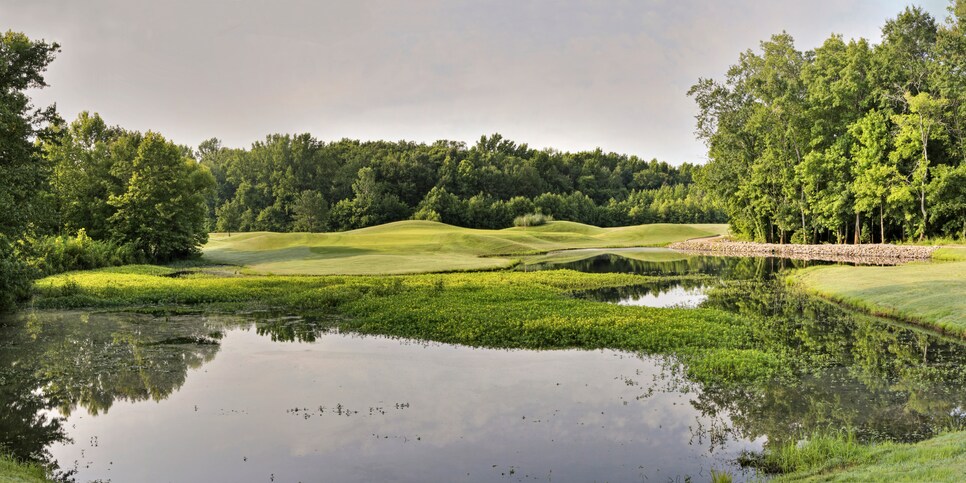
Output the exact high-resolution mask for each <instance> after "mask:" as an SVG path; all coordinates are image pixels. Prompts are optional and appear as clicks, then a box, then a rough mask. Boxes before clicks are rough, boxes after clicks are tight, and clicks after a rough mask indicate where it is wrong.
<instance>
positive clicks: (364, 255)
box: [204, 221, 728, 275]
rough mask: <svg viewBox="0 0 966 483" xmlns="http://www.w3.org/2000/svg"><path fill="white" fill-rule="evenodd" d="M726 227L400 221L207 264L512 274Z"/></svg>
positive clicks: (252, 249) (254, 249)
mask: <svg viewBox="0 0 966 483" xmlns="http://www.w3.org/2000/svg"><path fill="white" fill-rule="evenodd" d="M727 229H728V228H727V225H669V224H654V225H640V226H630V227H620V228H598V227H595V226H590V225H583V224H580V223H573V222H566V221H555V222H551V223H548V224H546V225H543V226H537V227H528V228H507V229H504V230H476V229H470V228H460V227H456V226H451V225H446V224H443V223H436V222H430V221H400V222H395V223H388V224H385V225H379V226H374V227H369V228H362V229H359V230H353V231H348V232H340V233H269V232H256V233H235V234H232V236H230V237H229V236H227V235H226V234H223V233H213V234H212V235H211V238H210V241H209V242H208V244H207V245H205V247H204V256H205V258H206V259H208V260H209V261H212V262H214V263H224V264H231V265H244V266H246V267H248V269H249V270H250V271H253V272H257V273H273V274H279V275H295V274H299V275H379V274H408V273H426V272H451V271H470V270H489V269H499V268H506V267H509V266H512V265H513V264H515V263H516V262H517V260H518V258H519V256H520V255H527V254H535V253H545V252H549V251H553V250H564V249H570V248H614V247H631V246H663V245H667V244H668V243H671V242H674V241H680V240H686V239H690V238H700V237H707V236H714V235H719V234H723V233H726V232H727Z"/></svg>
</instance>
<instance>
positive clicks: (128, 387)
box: [0, 313, 323, 460]
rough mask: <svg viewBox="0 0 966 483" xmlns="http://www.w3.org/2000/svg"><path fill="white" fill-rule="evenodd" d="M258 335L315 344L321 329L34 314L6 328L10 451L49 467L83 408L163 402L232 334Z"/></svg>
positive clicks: (2, 438) (0, 424)
mask: <svg viewBox="0 0 966 483" xmlns="http://www.w3.org/2000/svg"><path fill="white" fill-rule="evenodd" d="M253 323H254V324H255V325H256V326H257V330H258V333H259V334H262V335H266V336H271V337H272V339H273V340H283V341H312V340H315V338H316V337H318V335H319V334H320V332H321V331H322V330H323V329H322V328H321V327H320V324H315V323H306V322H304V321H302V320H301V319H293V318H282V319H267V320H264V321H259V322H253V321H252V320H238V319H233V318H231V319H230V318H217V319H213V318H207V317H198V316H186V317H153V316H147V315H138V314H86V313H39V314H38V313H32V314H23V315H21V316H19V317H16V318H13V319H8V320H6V321H5V323H4V324H3V325H0V341H3V342H2V345H0V378H2V384H0V401H3V404H2V406H0V445H2V446H5V447H6V449H7V450H8V451H10V452H12V453H13V454H14V455H15V456H17V457H19V458H26V459H35V460H38V459H43V458H44V456H45V455H44V451H45V449H44V448H45V447H47V446H48V445H49V444H51V443H53V442H56V441H63V440H64V439H65V437H66V436H65V433H64V431H63V429H62V428H61V425H62V423H63V418H64V417H66V416H69V415H70V414H71V413H72V412H73V411H74V410H76V408H78V407H82V408H84V409H85V410H87V411H88V412H89V413H91V414H94V415H96V414H102V413H106V412H108V410H110V408H111V406H112V405H113V404H114V402H115V401H127V402H136V401H145V400H153V401H161V400H163V399H166V398H167V397H169V396H170V395H171V394H173V393H174V392H175V391H177V390H178V389H179V388H181V386H182V385H184V383H185V380H186V378H187V376H188V370H189V369H196V368H199V367H201V366H202V365H204V364H205V363H207V362H210V361H211V360H212V359H213V358H214V357H215V355H216V354H217V353H218V349H219V341H220V339H221V338H222V334H223V331H224V330H226V329H228V328H232V327H238V328H246V327H250V326H251V325H252V324H253Z"/></svg>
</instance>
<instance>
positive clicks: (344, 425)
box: [0, 249, 966, 482]
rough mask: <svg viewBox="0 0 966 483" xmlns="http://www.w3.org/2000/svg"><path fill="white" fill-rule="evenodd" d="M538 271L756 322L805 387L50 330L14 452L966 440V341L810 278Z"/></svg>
mask: <svg viewBox="0 0 966 483" xmlns="http://www.w3.org/2000/svg"><path fill="white" fill-rule="evenodd" d="M531 262H532V263H528V264H525V265H524V269H553V268H570V269H578V270H585V271H627V272H632V273H641V274H645V275H652V276H660V277H662V278H660V279H655V280H654V281H653V282H651V283H648V284H645V285H642V286H640V287H629V288H621V289H611V290H605V291H595V292H585V293H579V294H574V295H575V296H578V297H586V298H589V299H592V300H601V301H608V302H618V303H635V302H634V301H642V300H645V301H646V302H647V303H646V304H650V305H660V304H664V305H673V306H679V307H694V306H699V307H702V308H711V309H718V310H724V311H728V312H732V313H735V314H738V315H739V316H740V317H741V318H742V320H745V321H747V322H745V323H749V324H752V325H753V327H754V328H755V333H756V334H758V335H757V336H756V341H755V342H754V343H755V344H757V345H760V346H764V347H770V348H771V349H770V350H772V351H774V350H775V348H776V347H777V348H781V350H782V351H783V353H785V354H787V358H786V359H787V362H786V364H787V367H786V369H787V371H786V373H785V374H783V375H781V376H780V377H778V378H776V380H774V381H773V382H772V383H770V384H765V385H756V386H753V387H745V386H734V385H714V384H706V385H698V384H695V383H692V382H689V381H688V380H687V378H686V377H685V374H686V372H685V371H684V370H683V368H682V367H681V366H680V365H679V364H677V363H675V361H673V360H671V359H669V358H665V357H655V356H646V355H637V354H629V353H621V352H613V351H579V350H567V351H524V350H513V351H507V350H492V349H474V348H468V347H461V346H450V345H441V344H436V343H426V342H419V341H411V340H399V339H390V338H383V337H371V336H366V337H362V336H358V335H353V334H342V333H338V332H335V331H332V330H331V329H330V328H331V327H332V325H333V324H332V323H330V322H328V321H325V320H313V319H306V318H302V317H297V316H291V317H279V316H273V315H269V314H261V315H259V314H254V315H248V316H244V317H241V316H239V317H228V316H198V315H192V316H170V317H158V316H151V315H139V314H107V313H87V312H28V313H23V314H20V315H18V316H16V317H12V318H8V319H5V320H3V321H2V323H0V382H2V384H0V401H2V402H3V404H2V405H0V444H3V445H4V446H6V447H7V448H8V450H9V451H13V452H14V453H15V454H16V455H18V456H20V457H33V458H38V459H46V460H48V461H54V462H56V463H57V464H58V465H59V467H60V469H61V471H62V472H63V473H64V474H66V475H68V476H72V477H74V478H76V479H77V480H78V481H90V480H95V479H98V480H111V481H117V482H123V481H146V482H149V481H269V482H271V481H642V480H643V481H684V480H685V479H686V478H687V477H691V478H692V479H693V481H707V480H708V479H709V474H710V471H711V469H716V470H727V471H731V472H732V473H733V474H735V476H736V477H737V479H738V480H742V479H749V478H754V477H755V474H754V473H753V471H751V470H742V469H741V468H739V467H738V466H737V464H736V463H735V460H736V459H737V458H738V456H739V455H740V454H741V453H742V452H743V451H746V450H751V451H754V450H758V449H761V448H762V447H763V446H764V445H766V444H778V443H782V442H786V441H795V440H797V439H798V438H800V437H801V435H803V434H808V433H809V432H811V431H817V430H828V429H838V428H846V427H848V428H852V429H853V430H854V431H855V432H856V434H857V435H858V436H859V437H860V438H863V439H879V440H881V439H890V440H897V441H917V440H921V439H924V438H928V437H930V436H932V435H934V434H935V433H936V432H937V431H939V430H942V429H943V428H950V427H963V426H966V348H964V346H963V344H962V341H959V340H953V339H948V338H944V337H942V336H939V335H936V334H933V333H930V332H927V331H923V330H919V329H916V328H912V327H907V326H903V325H899V324H894V323H890V322H888V321H884V320H881V319H877V318H874V317H869V316H865V315H861V314H855V313H852V312H849V311H846V310H844V309H842V308H840V307H838V306H835V305H833V304H829V303H826V302H824V301H821V300H817V299H814V298H810V297H807V296H804V295H801V294H796V293H791V292H789V291H787V290H786V288H785V287H784V285H783V284H782V283H780V282H779V281H776V279H775V276H774V275H775V274H776V273H779V272H780V271H781V270H782V269H784V268H790V267H797V266H802V265H804V264H805V262H795V261H789V260H781V259H767V258H716V257H690V256H683V255H681V254H676V253H674V252H670V251H668V250H654V249H647V250H641V251H621V252H618V253H599V252H594V251H582V252H581V253H561V254H554V255H551V256H544V257H540V258H539V259H537V260H533V261H531ZM672 300H673V301H674V303H670V302H671V301H672ZM641 304H642V305H643V304H645V302H643V301H642V302H641Z"/></svg>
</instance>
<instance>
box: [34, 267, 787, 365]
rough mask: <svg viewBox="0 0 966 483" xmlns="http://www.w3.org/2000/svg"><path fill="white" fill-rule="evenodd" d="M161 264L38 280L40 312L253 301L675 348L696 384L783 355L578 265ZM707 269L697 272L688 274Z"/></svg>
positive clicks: (407, 323)
mask: <svg viewBox="0 0 966 483" xmlns="http://www.w3.org/2000/svg"><path fill="white" fill-rule="evenodd" d="M172 273H174V272H173V270H171V269H167V268H164V267H154V266H136V267H122V268H120V269H103V270H97V271H87V272H75V273H71V274H63V275H57V276H53V277H48V278H46V279H43V280H41V281H39V282H38V283H37V292H38V295H37V297H36V298H35V301H34V305H35V307H37V308H77V307H93V308H111V309H138V308H140V309H142V310H144V309H147V310H151V311H159V310H177V311H185V310H211V311H226V312H233V313H234V312H239V311H250V310H256V309H273V310H281V311H292V312H298V313H300V314H312V313H316V314H328V315H335V316H338V317H337V320H338V322H337V323H338V325H339V327H341V328H343V329H346V330H352V331H357V332H360V333H370V334H384V335H390V336H399V337H409V338H418V339H427V340H435V341H440V342H447V343H456V344H463V345H469V346H484V347H498V348H528V349H557V348H583V349H598V348H612V349H622V350H628V351H641V352H645V353H649V354H662V355H665V354H666V355H674V356H677V357H678V358H679V360H681V361H683V362H685V363H686V365H687V367H688V370H689V374H690V375H691V376H692V377H693V378H694V379H695V380H699V381H716V382H729V381H745V382H748V381H756V380H766V379H769V378H771V377H772V376H774V375H775V374H777V373H779V372H780V371H781V370H782V369H781V367H782V364H781V357H782V355H781V354H780V353H776V352H769V351H768V350H767V349H765V348H762V347H759V344H758V343H757V341H758V340H759V337H758V335H757V334H756V332H755V328H754V327H753V326H752V325H751V324H748V323H746V321H744V320H743V319H742V318H741V317H740V316H737V315H733V314H730V313H727V312H723V311H718V310H711V309H697V310H675V309H658V308H642V307H625V306H619V305H613V304H606V303H599V302H591V301H587V300H583V299H578V298H575V297H573V296H572V293H573V292H574V291H579V290H587V289H594V288H602V287H619V286H628V285H639V284H643V283H649V282H655V281H658V278H655V277H643V276H638V275H630V274H592V273H580V272H573V271H546V272H531V273H524V272H484V273H449V274H424V275H410V276H394V277H349V276H257V275H249V276H241V277H220V276H213V275H206V274H204V273H195V274H187V275H184V274H182V276H180V277H171V276H170V275H172ZM691 277H700V276H691Z"/></svg>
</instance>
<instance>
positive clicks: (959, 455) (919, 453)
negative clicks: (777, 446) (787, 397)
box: [775, 431, 966, 482]
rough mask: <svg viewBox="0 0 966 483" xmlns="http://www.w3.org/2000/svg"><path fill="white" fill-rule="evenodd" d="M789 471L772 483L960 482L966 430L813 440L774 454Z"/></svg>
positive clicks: (965, 458)
mask: <svg viewBox="0 0 966 483" xmlns="http://www.w3.org/2000/svg"><path fill="white" fill-rule="evenodd" d="M777 458H778V459H779V463H778V464H779V465H780V466H785V467H786V469H789V470H793V472H792V473H789V474H786V475H783V476H781V477H779V478H776V479H775V481H776V482H778V481H801V482H805V481H809V482H817V481H843V482H844V481H853V482H859V481H862V482H865V481H881V482H893V481H896V482H920V481H962V478H963V475H966V432H963V431H960V432H954V433H947V434H943V435H940V436H937V437H935V438H932V439H928V440H926V441H922V442H919V443H915V444H897V443H881V444H875V445H859V444H856V443H855V442H854V441H852V440H851V439H850V438H848V437H845V436H825V437H818V438H814V439H813V440H811V441H809V442H807V443H805V444H803V445H791V446H789V447H787V448H785V449H783V450H782V451H781V452H780V455H779V456H777Z"/></svg>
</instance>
